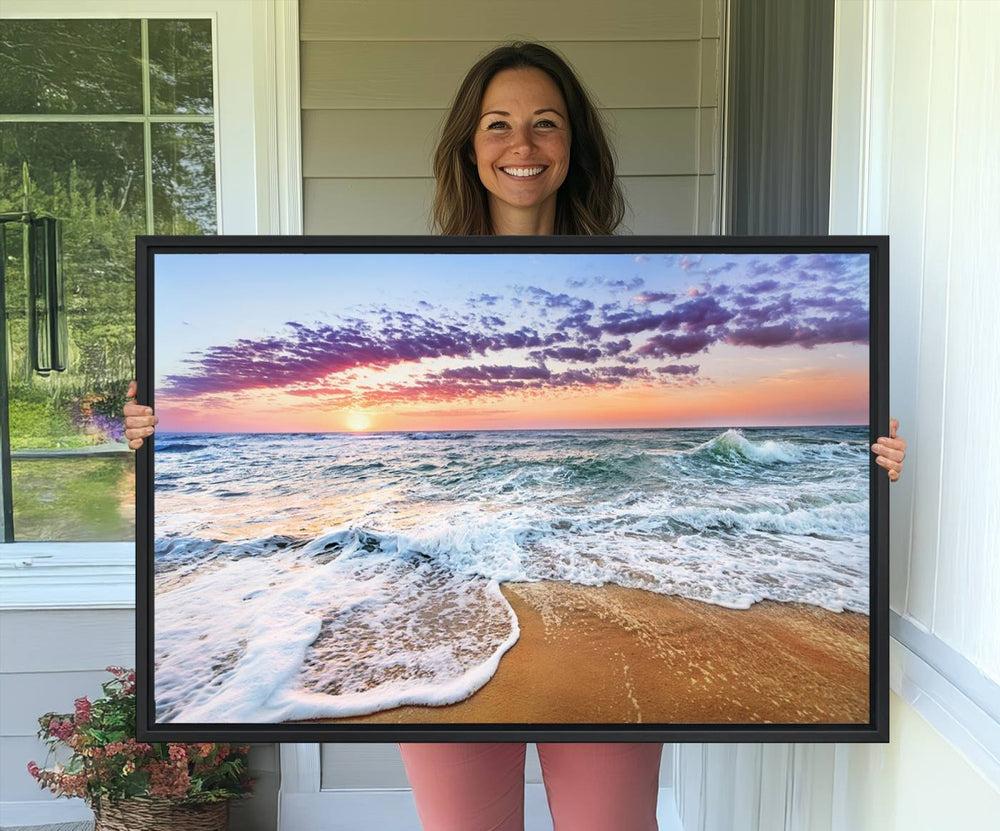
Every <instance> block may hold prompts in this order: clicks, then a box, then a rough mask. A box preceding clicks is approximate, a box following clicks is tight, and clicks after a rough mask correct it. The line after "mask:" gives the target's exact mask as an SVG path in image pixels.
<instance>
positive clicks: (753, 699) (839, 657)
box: [323, 582, 869, 724]
mask: <svg viewBox="0 0 1000 831" xmlns="http://www.w3.org/2000/svg"><path fill="white" fill-rule="evenodd" d="M502 589H503V593H504V596H505V597H506V598H507V600H508V601H509V602H510V604H511V605H512V606H513V607H514V611H515V612H516V614H517V618H518V621H519V623H520V627H521V637H520V639H519V640H518V642H517V643H516V644H515V645H514V646H513V647H512V648H511V649H510V650H509V651H508V652H507V653H506V654H505V655H504V656H503V658H502V659H501V661H500V666H499V668H498V670H497V673H496V675H494V676H493V678H492V679H491V680H490V681H489V682H488V683H487V684H486V685H485V686H484V687H483V688H482V689H480V690H479V691H478V692H476V693H474V694H473V695H471V696H470V697H469V698H467V699H466V700H464V701H461V702H459V703H457V704H451V705H447V706H443V707H425V706H406V707H397V708H395V709H393V710H385V711H383V712H379V713H373V714H372V715H368V716H358V717H354V718H343V719H324V720H323V721H325V722H335V723H345V724H348V723H363V722H372V723H389V724H400V723H403V724H417V723H436V724H449V723H451V724H463V723H464V724H469V723H480V724H486V723H507V724H510V723H521V724H546V723H548V724H551V723H591V724H596V723H604V724H608V723H643V724H657V723H660V724H663V723H673V724H678V723H734V722H735V723H865V722H867V721H868V710H869V705H868V617H867V616H866V615H861V614H857V613H852V612H843V613H840V614H836V613H833V612H828V611H825V610H823V609H819V608H816V607H814V606H807V605H804V604H797V603H775V602H770V601H765V602H762V603H757V604H756V605H754V606H753V607H752V608H750V609H747V610H745V611H740V610H732V609H723V608H721V607H719V606H713V605H711V604H707V603H701V602H699V601H696V600H684V599H681V598H677V597H664V596H663V595H657V594H653V593H651V592H646V591H642V590H639V589H624V588H621V587H619V586H602V587H589V586H577V585H574V584H570V583H555V582H548V583H508V584H505V585H503V586H502Z"/></svg>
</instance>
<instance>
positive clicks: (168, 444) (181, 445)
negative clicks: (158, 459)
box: [156, 439, 210, 453]
mask: <svg viewBox="0 0 1000 831" xmlns="http://www.w3.org/2000/svg"><path fill="white" fill-rule="evenodd" d="M209 446H210V445H207V444H201V443H199V442H185V441H175V440H169V439H168V440H166V441H160V442H157V444H156V452H157V453H190V452H191V451H192V450H205V449H206V448H208V447H209Z"/></svg>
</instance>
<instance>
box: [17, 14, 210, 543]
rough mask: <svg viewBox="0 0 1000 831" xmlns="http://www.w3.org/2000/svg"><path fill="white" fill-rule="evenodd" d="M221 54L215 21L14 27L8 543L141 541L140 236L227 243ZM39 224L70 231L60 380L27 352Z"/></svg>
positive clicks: (65, 236)
mask: <svg viewBox="0 0 1000 831" xmlns="http://www.w3.org/2000/svg"><path fill="white" fill-rule="evenodd" d="M212 55H213V48H212V21H211V20H209V19H205V18H202V19H190V20H169V19H151V20H146V19H141V20H140V19H127V20H87V19H74V20H11V21H5V23H4V26H3V32H2V35H0V67H2V77H3V79H4V80H3V81H2V82H0V113H3V116H0V118H2V121H0V128H2V132H0V215H2V217H3V218H4V219H5V220H6V221H5V222H4V224H3V226H2V228H3V232H4V240H5V242H6V246H5V261H4V266H5V268H4V272H5V275H4V276H5V279H4V296H3V301H4V306H5V311H6V320H7V326H6V347H7V356H8V361H7V374H8V378H7V379H6V383H7V385H8V391H9V394H8V407H9V431H10V432H9V441H10V445H9V447H10V490H9V492H5V493H4V499H5V500H6V501H7V506H6V507H7V508H8V510H7V511H6V512H5V513H6V516H7V519H8V521H9V520H10V519H11V518H12V519H13V534H11V529H10V528H5V532H6V537H7V539H8V540H10V539H11V537H13V540H14V541H29V540H128V539H131V538H132V537H133V536H134V499H133V493H134V460H133V456H132V454H131V453H130V452H129V451H128V448H127V446H126V445H125V444H124V443H123V440H122V425H121V417H120V412H121V404H122V402H123V400H124V392H125V388H126V385H127V384H128V381H129V379H131V378H132V377H134V372H135V368H134V351H135V346H134V290H133V285H134V278H133V274H134V271H133V265H134V247H133V238H134V236H135V235H136V234H143V233H147V234H151V233H157V234H202V233H214V232H215V230H216V227H217V222H216V214H217V211H216V204H217V202H216V176H215V168H216V151H215V147H216V143H215V132H216V131H215V123H214V120H215V107H214V103H213V99H214V89H213V87H214V83H213V74H214V73H213V57H212ZM36 216H51V217H56V218H57V219H59V220H61V223H60V224H61V225H62V234H61V238H62V246H61V248H62V273H63V278H64V285H63V298H62V299H63V307H64V312H65V330H66V334H67V336H68V338H67V347H68V348H67V350H66V353H67V359H66V368H65V371H62V372H56V371H53V372H44V373H40V372H38V371H37V370H36V368H35V367H34V366H33V361H32V359H31V354H30V353H31V350H30V349H29V339H30V338H29V319H30V315H29V302H28V289H27V282H28V281H27V274H26V272H25V267H24V265H25V261H26V256H27V250H28V249H27V246H26V245H24V244H23V242H22V240H23V239H24V238H25V228H26V225H25V222H24V220H26V219H28V218H31V217H36ZM3 382H4V379H0V384H3ZM11 507H12V509H13V510H12V512H11V511H10V508H11ZM11 513H12V517H11Z"/></svg>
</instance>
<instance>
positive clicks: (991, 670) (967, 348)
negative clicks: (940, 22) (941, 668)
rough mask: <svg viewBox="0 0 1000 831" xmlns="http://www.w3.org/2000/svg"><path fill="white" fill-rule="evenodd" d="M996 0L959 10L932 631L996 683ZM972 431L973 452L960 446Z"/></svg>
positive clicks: (999, 170)
mask: <svg viewBox="0 0 1000 831" xmlns="http://www.w3.org/2000/svg"><path fill="white" fill-rule="evenodd" d="M998 32H1000V4H997V3H992V2H991V3H983V2H968V3H966V4H963V5H960V6H959V9H958V43H959V48H958V77H957V82H956V85H955V86H956V101H955V111H954V118H955V156H954V158H955V159H956V164H955V168H954V173H953V177H954V189H955V198H954V201H953V203H952V204H953V215H952V222H951V234H952V236H951V250H950V261H949V270H948V283H949V285H948V324H947V325H948V330H947V332H948V334H947V353H946V359H945V379H946V380H945V399H944V413H943V418H942V432H943V436H944V447H943V456H944V465H943V469H942V482H943V483H944V486H943V488H942V494H941V496H942V499H941V532H942V545H941V552H942V553H941V555H940V556H939V562H938V581H937V591H938V604H937V606H936V608H935V616H934V634H936V635H937V636H938V637H940V638H941V639H942V640H944V641H945V642H946V643H948V644H950V645H951V646H953V647H954V648H955V649H957V650H958V651H959V652H961V653H962V654H964V655H965V656H966V657H968V658H969V659H970V660H971V661H972V662H973V663H974V664H976V665H977V666H979V667H980V668H982V669H983V670H984V671H985V672H986V674H987V675H989V677H991V678H992V679H993V680H994V681H996V682H998V683H1000V555H998V551H1000V547H998V545H997V533H998V532H1000V440H998V438H997V431H996V430H993V429H992V426H991V425H992V423H993V422H994V420H995V418H996V415H997V413H998V412H1000V336H998V332H997V321H998V319H1000V280H998V278H997V264H998V262H1000V238H998V230H997V228H998V218H1000V139H998V136H1000V61H998V58H997V43H996V38H997V33H998ZM970 438H973V446H974V450H973V451H972V453H971V454H970V452H969V450H968V443H969V439H970Z"/></svg>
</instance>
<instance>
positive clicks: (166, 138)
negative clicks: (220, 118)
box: [152, 124, 216, 234]
mask: <svg viewBox="0 0 1000 831" xmlns="http://www.w3.org/2000/svg"><path fill="white" fill-rule="evenodd" d="M152 127H153V228H154V233H157V234H214V233H215V229H216V208H215V130H214V128H213V126H212V125H211V124H154V125H152Z"/></svg>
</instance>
